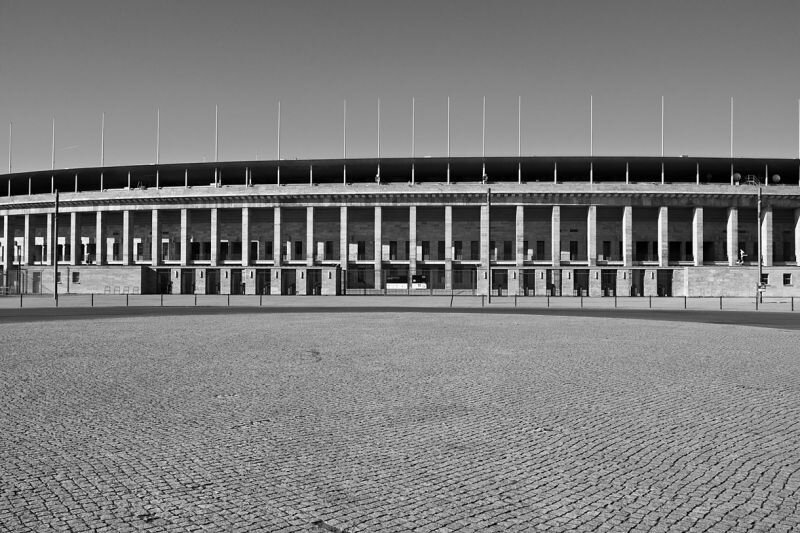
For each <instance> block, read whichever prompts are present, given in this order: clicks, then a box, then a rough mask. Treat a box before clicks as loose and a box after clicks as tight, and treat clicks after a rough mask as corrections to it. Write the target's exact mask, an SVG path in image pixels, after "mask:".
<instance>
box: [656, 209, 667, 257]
mask: <svg viewBox="0 0 800 533" xmlns="http://www.w3.org/2000/svg"><path fill="white" fill-rule="evenodd" d="M668 264H669V208H668V207H667V206H665V205H662V206H661V207H659V208H658V266H660V267H665V266H667V265H668Z"/></svg>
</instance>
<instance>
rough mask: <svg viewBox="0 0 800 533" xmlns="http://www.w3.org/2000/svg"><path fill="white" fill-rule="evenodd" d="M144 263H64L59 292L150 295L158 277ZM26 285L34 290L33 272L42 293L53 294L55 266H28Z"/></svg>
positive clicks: (26, 289) (27, 290) (28, 290)
mask: <svg viewBox="0 0 800 533" xmlns="http://www.w3.org/2000/svg"><path fill="white" fill-rule="evenodd" d="M149 270H150V269H147V267H142V266H96V265H86V266H84V265H75V266H66V265H64V266H61V267H59V269H58V272H59V274H60V278H61V283H59V284H58V293H59V294H92V293H94V294H147V293H150V292H154V291H155V277H154V275H152V274H151V273H150V272H149ZM26 272H27V276H26V282H27V286H26V287H25V288H24V290H25V291H26V292H28V293H31V292H33V290H34V287H33V276H34V272H36V273H38V275H39V276H41V287H40V288H39V293H40V294H53V274H54V272H53V268H52V267H28V268H27V269H26Z"/></svg>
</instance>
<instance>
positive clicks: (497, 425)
mask: <svg viewBox="0 0 800 533" xmlns="http://www.w3.org/2000/svg"><path fill="white" fill-rule="evenodd" d="M0 336H2V339H3V342H2V343H0V354H2V359H1V360H2V373H1V374H0V393H2V397H3V402H2V403H0V434H1V435H2V439H0V524H1V525H2V527H0V529H5V530H9V531H49V530H56V531H141V530H145V531H195V530H214V531H218V530H226V531H306V532H318V533H319V532H324V531H340V532H343V531H347V532H358V531H398V532H399V531H420V532H425V531H464V532H469V531H538V530H542V531H604V530H605V531H753V530H755V531H791V530H792V528H793V527H796V525H797V524H798V523H800V357H799V356H798V350H797V345H798V339H799V337H798V333H797V332H794V331H784V330H775V329H771V330H770V329H762V328H751V327H743V326H737V327H734V326H727V325H713V324H712V325H709V324H693V323H678V322H651V321H642V320H610V319H605V318H597V317H589V318H587V317H564V316H549V315H510V314H506V315H503V314H496V315H495V314H441V313H440V314H426V313H392V312H381V313H379V312H372V313H342V314H332V313H316V314H315V313H291V312H288V311H287V312H284V313H280V314H278V313H272V314H243V313H242V314H220V315H186V316H170V317H168V318H166V317H146V316H130V317H125V316H123V317H115V318H109V319H106V320H83V321H51V322H35V321H34V322H20V323H5V324H0Z"/></svg>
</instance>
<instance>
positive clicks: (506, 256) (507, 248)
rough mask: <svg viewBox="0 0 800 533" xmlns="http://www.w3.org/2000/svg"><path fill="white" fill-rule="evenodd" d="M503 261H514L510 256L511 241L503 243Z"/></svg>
mask: <svg viewBox="0 0 800 533" xmlns="http://www.w3.org/2000/svg"><path fill="white" fill-rule="evenodd" d="M503 259H505V260H506V261H510V260H512V259H514V257H513V256H512V255H511V241H503Z"/></svg>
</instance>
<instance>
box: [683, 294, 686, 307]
mask: <svg viewBox="0 0 800 533" xmlns="http://www.w3.org/2000/svg"><path fill="white" fill-rule="evenodd" d="M683 308H684V309H686V296H684V297H683Z"/></svg>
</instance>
